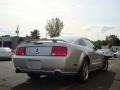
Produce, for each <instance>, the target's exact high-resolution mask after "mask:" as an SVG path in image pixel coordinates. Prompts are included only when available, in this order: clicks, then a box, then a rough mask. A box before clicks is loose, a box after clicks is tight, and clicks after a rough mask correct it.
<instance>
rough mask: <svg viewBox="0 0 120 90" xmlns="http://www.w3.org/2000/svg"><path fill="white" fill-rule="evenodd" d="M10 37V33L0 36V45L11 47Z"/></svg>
mask: <svg viewBox="0 0 120 90" xmlns="http://www.w3.org/2000/svg"><path fill="white" fill-rule="evenodd" d="M11 43H12V39H11V37H10V35H4V36H1V37H0V47H10V48H11Z"/></svg>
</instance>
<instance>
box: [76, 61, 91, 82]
mask: <svg viewBox="0 0 120 90" xmlns="http://www.w3.org/2000/svg"><path fill="white" fill-rule="evenodd" d="M88 76H89V64H88V62H87V61H84V62H83V64H82V66H81V68H80V71H79V73H78V77H79V79H80V81H82V82H86V81H87V80H88Z"/></svg>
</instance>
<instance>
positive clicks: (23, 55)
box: [13, 37, 108, 81]
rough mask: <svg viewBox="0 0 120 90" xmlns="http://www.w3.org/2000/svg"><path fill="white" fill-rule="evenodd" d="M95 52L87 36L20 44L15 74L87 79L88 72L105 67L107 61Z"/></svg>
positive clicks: (16, 56) (15, 58)
mask: <svg viewBox="0 0 120 90" xmlns="http://www.w3.org/2000/svg"><path fill="white" fill-rule="evenodd" d="M98 52H99V51H98V50H97V49H96V48H95V46H94V45H93V44H92V42H91V41H90V40H88V39H86V38H82V37H58V38H52V39H46V40H39V41H30V42H24V43H22V44H20V45H19V46H18V47H17V49H16V55H15V56H14V57H13V61H14V65H15V68H16V73H27V75H28V76H29V77H31V78H38V77H40V75H48V74H55V75H76V77H78V78H79V80H81V81H86V80H87V79H88V76H89V72H90V71H93V70H96V69H101V70H104V71H106V70H107V68H108V61H107V60H106V59H105V58H104V57H103V55H102V54H101V53H98Z"/></svg>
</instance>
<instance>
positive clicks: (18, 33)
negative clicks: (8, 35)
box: [16, 25, 19, 37]
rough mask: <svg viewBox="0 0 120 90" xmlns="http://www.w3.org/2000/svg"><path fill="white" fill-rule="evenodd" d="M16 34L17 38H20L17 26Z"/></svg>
mask: <svg viewBox="0 0 120 90" xmlns="http://www.w3.org/2000/svg"><path fill="white" fill-rule="evenodd" d="M16 34H17V37H19V25H18V26H17V30H16Z"/></svg>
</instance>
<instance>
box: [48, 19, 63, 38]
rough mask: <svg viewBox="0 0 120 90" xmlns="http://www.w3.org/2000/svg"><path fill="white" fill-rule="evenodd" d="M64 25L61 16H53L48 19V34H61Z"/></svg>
mask: <svg viewBox="0 0 120 90" xmlns="http://www.w3.org/2000/svg"><path fill="white" fill-rule="evenodd" d="M63 26H64V25H63V22H62V21H60V19H59V18H52V19H51V20H48V22H47V25H46V31H47V35H49V36H50V37H57V36H60V33H61V31H62V29H63Z"/></svg>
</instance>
